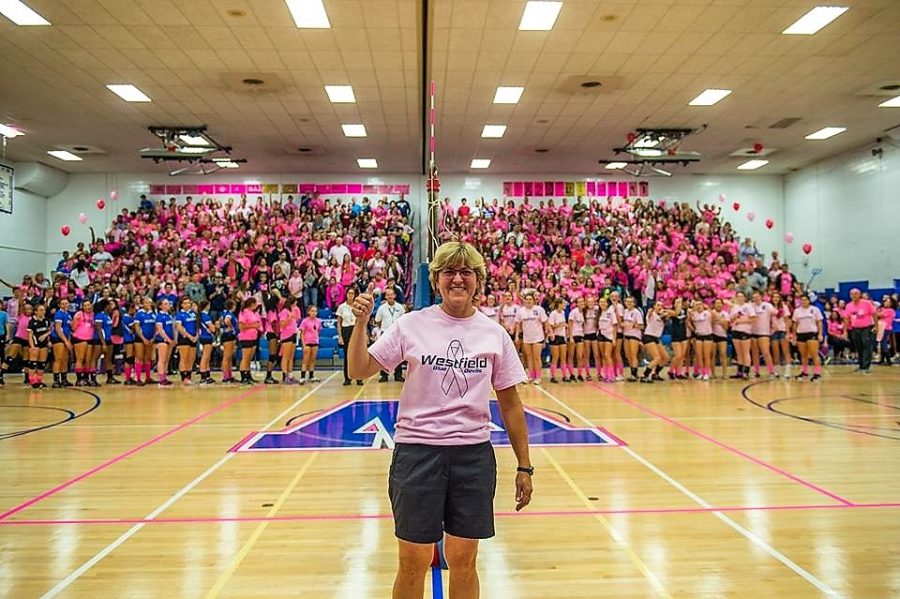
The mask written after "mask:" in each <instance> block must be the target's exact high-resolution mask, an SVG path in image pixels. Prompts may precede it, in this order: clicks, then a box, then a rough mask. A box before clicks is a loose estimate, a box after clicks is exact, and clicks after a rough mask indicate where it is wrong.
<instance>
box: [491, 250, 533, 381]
mask: <svg viewBox="0 0 900 599" xmlns="http://www.w3.org/2000/svg"><path fill="white" fill-rule="evenodd" d="M473 251H475V250H474V249H473ZM524 297H525V305H524V306H522V307H521V308H519V309H518V311H517V312H516V336H521V338H522V353H523V354H524V355H525V367H526V368H527V369H528V379H529V380H528V381H527V382H529V383H534V384H535V385H539V384H540V383H541V371H542V370H543V369H544V368H543V365H542V364H541V350H542V349H543V348H544V339H546V337H547V336H548V335H549V334H550V327H549V325H548V324H547V320H548V318H547V312H546V311H545V310H544V308H543V307H541V306H538V305H535V299H534V293H531V292H529V293H526V294H525V296H524Z"/></svg>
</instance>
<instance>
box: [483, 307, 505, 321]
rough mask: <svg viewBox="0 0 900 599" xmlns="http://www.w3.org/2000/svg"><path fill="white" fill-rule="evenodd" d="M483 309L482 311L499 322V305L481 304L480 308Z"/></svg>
mask: <svg viewBox="0 0 900 599" xmlns="http://www.w3.org/2000/svg"><path fill="white" fill-rule="evenodd" d="M478 309H479V310H481V313H482V314H484V315H485V316H487V317H488V318H490V319H491V320H493V321H495V322H498V321H499V320H500V308H498V307H497V306H481V307H480V308H478Z"/></svg>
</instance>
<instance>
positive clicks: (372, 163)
mask: <svg viewBox="0 0 900 599" xmlns="http://www.w3.org/2000/svg"><path fill="white" fill-rule="evenodd" d="M356 164H358V165H359V168H378V161H377V160H375V159H374V158H357V159H356Z"/></svg>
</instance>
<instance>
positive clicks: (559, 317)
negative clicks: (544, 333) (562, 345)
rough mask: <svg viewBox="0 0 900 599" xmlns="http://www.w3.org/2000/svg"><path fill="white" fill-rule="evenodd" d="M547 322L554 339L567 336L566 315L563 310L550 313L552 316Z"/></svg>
mask: <svg viewBox="0 0 900 599" xmlns="http://www.w3.org/2000/svg"><path fill="white" fill-rule="evenodd" d="M547 322H549V323H550V330H551V332H552V333H553V336H554V337H563V338H564V337H565V336H566V328H567V324H566V314H565V312H563V311H562V310H554V311H553V312H551V313H550V316H549V317H547Z"/></svg>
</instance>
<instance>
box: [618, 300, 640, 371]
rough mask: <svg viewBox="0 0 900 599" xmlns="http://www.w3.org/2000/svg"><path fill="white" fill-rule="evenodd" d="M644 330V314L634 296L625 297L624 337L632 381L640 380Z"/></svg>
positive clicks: (623, 312)
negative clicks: (639, 361) (639, 360)
mask: <svg viewBox="0 0 900 599" xmlns="http://www.w3.org/2000/svg"><path fill="white" fill-rule="evenodd" d="M643 330H644V315H643V314H641V311H640V310H638V308H637V307H636V306H635V303H634V298H633V297H632V296H628V297H626V298H625V307H624V310H623V311H622V337H623V345H624V348H625V355H626V356H627V357H628V367H629V369H630V370H631V376H629V377H628V382H630V383H634V382H637V380H638V351H639V350H640V349H641V338H642V337H643V334H644V333H643Z"/></svg>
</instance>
